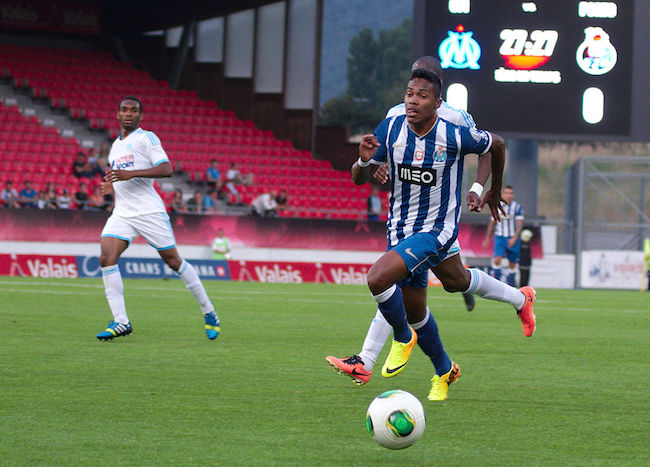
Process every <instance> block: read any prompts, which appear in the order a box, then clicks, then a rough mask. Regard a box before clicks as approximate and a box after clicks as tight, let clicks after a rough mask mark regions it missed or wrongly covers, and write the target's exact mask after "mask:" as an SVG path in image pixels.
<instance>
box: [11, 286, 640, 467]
mask: <svg viewBox="0 0 650 467" xmlns="http://www.w3.org/2000/svg"><path fill="white" fill-rule="evenodd" d="M205 284H206V287H207V289H208V293H209V295H210V296H211V298H212V299H213V301H214V303H215V305H216V307H217V309H218V311H219V314H220V317H221V320H222V335H221V336H219V338H218V339H217V340H216V341H208V340H207V339H206V337H205V334H204V332H203V321H202V318H201V315H200V312H199V310H198V306H197V305H196V303H195V302H194V300H193V298H192V297H191V295H190V294H189V292H187V290H186V289H185V287H184V285H183V284H182V283H181V282H180V281H178V280H173V281H153V280H127V281H125V297H126V301H127V307H128V309H129V316H130V318H131V322H132V323H133V326H134V332H133V334H132V335H131V336H129V337H126V338H119V339H116V340H114V341H113V342H107V343H104V342H99V341H97V340H96V339H95V334H96V333H97V332H99V331H101V330H102V329H103V327H104V326H105V324H106V322H107V321H108V320H109V319H110V313H109V311H108V308H107V305H106V301H105V298H104V293H103V286H102V284H101V281H100V280H81V279H80V280H45V279H43V280H40V279H24V278H8V277H4V278H0V355H1V359H0V373H1V376H0V378H1V379H0V400H1V403H0V420H1V422H0V423H1V429H0V464H2V465H93V466H94V465H223V466H233V465H265V466H266V465H275V466H287V465H299V466H312V465H354V466H378V465H392V466H396V465H400V466H420V465H427V466H428V465H431V466H432V465H444V466H445V467H449V466H475V465H495V466H503V465H512V466H522V465H549V466H562V465H567V466H575V465H603V466H613V465H616V466H624V465H639V466H647V465H650V448H649V446H650V443H649V441H650V438H649V436H648V434H649V433H650V387H649V386H650V372H649V371H648V368H649V367H648V362H649V356H650V332H649V331H650V325H649V324H650V294H649V293H641V292H634V291H632V292H617V291H573V290H561V291H560V290H538V293H537V298H538V302H537V304H536V307H535V313H536V315H537V319H538V323H537V331H536V333H535V335H534V336H533V337H532V338H530V339H527V338H525V337H524V336H523V334H522V332H521V326H520V323H519V321H518V319H517V318H516V316H515V314H514V311H512V308H511V307H509V306H508V305H504V304H500V303H496V302H491V301H488V300H481V299H478V301H477V307H476V309H475V310H474V311H473V312H471V313H468V312H467V311H465V308H464V303H463V301H462V298H461V296H460V295H451V294H447V293H445V292H444V291H443V290H441V289H431V290H430V292H429V306H430V307H431V309H432V311H433V312H434V315H435V316H436V319H437V321H438V325H439V327H440V331H441V335H442V337H443V341H444V343H445V346H446V349H447V351H448V353H449V355H450V357H451V358H453V359H454V360H456V361H457V362H458V363H459V364H460V366H461V369H462V377H461V378H460V379H459V380H458V382H456V383H454V385H453V386H452V387H451V388H450V392H449V394H450V397H449V400H447V401H445V402H442V403H432V402H428V401H426V395H427V394H428V391H429V380H430V378H431V377H432V376H433V367H432V366H431V363H430V362H429V361H428V359H426V358H425V357H424V355H423V354H422V352H421V351H420V350H419V349H415V351H414V354H413V356H412V357H411V361H410V363H409V365H408V367H407V368H406V370H405V371H404V372H402V373H401V374H399V375H398V376H396V377H394V378H382V377H381V375H380V369H381V365H382V363H383V360H384V358H385V355H386V352H387V350H388V346H386V347H385V348H384V351H383V352H382V355H381V356H380V359H379V362H378V364H377V367H376V369H375V375H374V376H373V378H372V379H371V380H370V383H368V384H367V385H365V386H362V387H356V386H355V385H354V384H353V383H352V381H351V380H350V379H349V378H346V377H343V376H340V375H337V374H336V373H335V372H334V371H332V369H331V368H329V367H328V366H327V364H326V362H325V357H326V356H327V355H330V354H331V355H336V356H345V355H349V354H352V353H358V352H359V350H360V346H361V343H362V340H363V337H364V336H365V332H366V330H367V328H368V324H369V322H370V319H371V317H372V316H373V315H374V312H375V307H374V306H373V302H372V299H371V297H370V296H369V293H368V291H367V289H366V288H364V287H360V286H336V285H316V284H303V285H287V284H259V283H239V282H206V283H205ZM388 389H404V390H406V391H409V392H411V393H413V394H415V395H416V396H417V397H418V398H419V399H420V400H421V401H422V402H423V404H424V407H425V411H426V414H427V428H426V431H425V433H424V435H423V437H422V439H421V440H420V441H419V442H418V443H416V444H415V445H414V446H412V447H410V448H408V449H406V450H403V451H390V450H387V449H384V448H382V447H380V446H378V445H377V444H375V443H374V442H373V441H372V440H371V438H370V437H369V435H368V434H367V432H366V428H365V412H366V408H367V406H368V404H369V403H370V401H371V400H372V399H373V398H374V397H375V396H376V395H378V394H380V393H381V392H383V391H386V390H388Z"/></svg>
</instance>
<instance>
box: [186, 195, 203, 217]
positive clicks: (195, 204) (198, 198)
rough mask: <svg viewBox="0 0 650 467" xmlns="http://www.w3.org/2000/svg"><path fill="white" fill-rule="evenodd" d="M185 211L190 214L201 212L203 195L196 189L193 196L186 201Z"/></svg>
mask: <svg viewBox="0 0 650 467" xmlns="http://www.w3.org/2000/svg"><path fill="white" fill-rule="evenodd" d="M187 212H190V213H192V214H203V195H202V194H201V191H199V190H196V191H195V192H194V196H192V199H190V200H189V201H188V202H187Z"/></svg>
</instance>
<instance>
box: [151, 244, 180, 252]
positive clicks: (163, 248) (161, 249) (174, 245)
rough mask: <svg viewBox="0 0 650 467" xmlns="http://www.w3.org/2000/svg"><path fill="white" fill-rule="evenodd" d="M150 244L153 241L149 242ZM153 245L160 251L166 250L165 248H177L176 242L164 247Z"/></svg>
mask: <svg viewBox="0 0 650 467" xmlns="http://www.w3.org/2000/svg"><path fill="white" fill-rule="evenodd" d="M147 243H148V242H147ZM149 245H151V243H149ZM151 246H152V247H154V248H155V249H156V250H158V251H165V250H171V249H172V248H176V244H175V243H174V244H173V245H172V246H164V247H161V248H158V247H157V246H155V245H151Z"/></svg>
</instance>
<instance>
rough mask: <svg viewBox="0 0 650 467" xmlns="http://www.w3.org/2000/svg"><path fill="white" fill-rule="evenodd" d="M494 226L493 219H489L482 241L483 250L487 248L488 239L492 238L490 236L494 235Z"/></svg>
mask: <svg viewBox="0 0 650 467" xmlns="http://www.w3.org/2000/svg"><path fill="white" fill-rule="evenodd" d="M495 226H496V222H495V221H494V219H490V223H489V224H488V227H487V232H485V238H484V239H483V248H487V247H488V245H489V244H490V238H492V234H493V233H494V228H495Z"/></svg>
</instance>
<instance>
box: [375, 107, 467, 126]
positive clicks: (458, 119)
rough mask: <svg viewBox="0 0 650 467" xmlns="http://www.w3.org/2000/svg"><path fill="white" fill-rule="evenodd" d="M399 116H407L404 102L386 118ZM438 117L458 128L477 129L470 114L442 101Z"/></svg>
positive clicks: (393, 108) (387, 113)
mask: <svg viewBox="0 0 650 467" xmlns="http://www.w3.org/2000/svg"><path fill="white" fill-rule="evenodd" d="M398 115H406V106H405V105H404V102H402V103H401V104H397V105H396V106H393V107H391V108H390V109H388V112H386V118H390V117H397V116H398ZM438 117H440V118H442V119H443V120H447V121H448V122H451V123H453V124H454V125H458V126H467V127H475V126H476V123H474V119H473V118H472V116H471V115H470V114H468V113H467V112H465V111H464V110H458V109H456V108H454V107H452V106H451V105H449V104H447V103H446V102H445V101H442V103H441V104H440V107H438Z"/></svg>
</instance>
